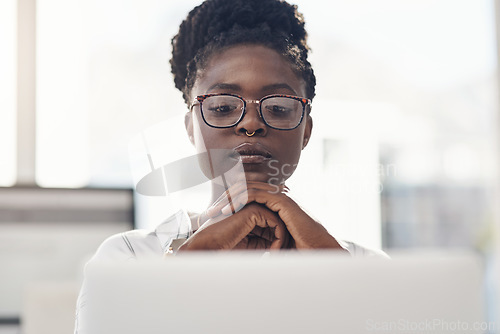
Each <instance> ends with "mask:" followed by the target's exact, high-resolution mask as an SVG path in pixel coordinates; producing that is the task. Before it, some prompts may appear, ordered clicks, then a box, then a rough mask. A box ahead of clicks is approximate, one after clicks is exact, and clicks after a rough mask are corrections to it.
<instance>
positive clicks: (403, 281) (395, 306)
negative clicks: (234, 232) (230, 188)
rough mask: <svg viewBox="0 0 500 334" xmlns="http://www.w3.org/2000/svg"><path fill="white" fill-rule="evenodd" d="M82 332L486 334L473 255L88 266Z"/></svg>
mask: <svg viewBox="0 0 500 334" xmlns="http://www.w3.org/2000/svg"><path fill="white" fill-rule="evenodd" d="M86 274H87V282H88V301H87V305H86V306H85V307H86V312H85V313H84V315H83V316H82V318H81V322H82V329H84V333H85V334H87V333H93V334H101V333H103V334H104V333H106V334H109V333H120V334H132V333H151V334H157V333H158V334H159V333H162V334H164V333H176V334H178V333H208V334H211V333H214V334H215V333H217V334H223V333H228V334H229V333H230V334H234V333H301V334H304V333H409V332H411V333H444V332H456V331H460V330H462V331H463V330H464V329H465V328H466V327H467V328H466V331H464V332H467V333H482V332H483V331H482V330H481V328H480V326H478V325H477V324H481V322H482V321H483V320H484V307H483V300H484V298H483V296H482V284H483V279H482V266H481V262H480V260H479V259H478V258H477V257H476V256H474V255H471V254H463V253H460V254H455V253H453V254H448V253H447V254H443V253H425V254H421V255H411V254H407V255H399V256H397V255H396V256H393V259H392V260H383V259H356V258H350V257H346V256H342V255H339V254H337V253H331V252H310V253H309V252H307V253H299V252H291V253H272V254H269V253H267V255H264V256H263V255H262V254H253V253H202V254H190V255H183V256H176V257H170V258H166V259H165V260H162V261H151V262H149V261H148V262H137V263H126V264H118V263H94V264H92V265H89V266H88V267H87V269H86Z"/></svg>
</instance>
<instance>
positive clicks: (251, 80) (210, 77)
mask: <svg viewBox="0 0 500 334" xmlns="http://www.w3.org/2000/svg"><path fill="white" fill-rule="evenodd" d="M287 86H288V87H289V88H287ZM221 87H225V89H227V87H231V90H232V91H234V92H237V93H241V94H244V95H248V94H251V95H255V96H257V95H262V94H273V93H285V94H293V95H300V96H305V84H304V82H303V80H302V79H300V78H299V77H298V76H297V74H296V73H295V71H294V69H293V66H292V64H290V62H289V61H288V60H287V59H286V58H285V57H284V56H282V55H280V54H279V53H278V52H276V51H275V50H273V49H271V48H269V47H265V46H262V45H247V44H245V45H237V46H233V47H230V48H228V49H226V50H224V51H222V52H221V53H218V54H215V55H213V56H212V57H211V59H210V60H209V61H208V63H207V65H206V66H205V68H204V69H203V71H202V72H201V73H200V75H199V77H198V78H197V80H196V83H195V85H194V87H193V93H194V95H195V96H196V95H201V94H206V93H213V92H216V91H217V90H220V89H221ZM277 87H279V88H277ZM277 89H278V91H276V90H277ZM273 90H274V91H273ZM248 97H250V96H248Z"/></svg>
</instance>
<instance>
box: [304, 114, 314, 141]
mask: <svg viewBox="0 0 500 334" xmlns="http://www.w3.org/2000/svg"><path fill="white" fill-rule="evenodd" d="M312 128H313V119H312V117H311V116H310V115H307V118H306V128H305V129H304V139H303V140H302V149H304V148H306V146H307V143H309V139H310V138H311V132H312Z"/></svg>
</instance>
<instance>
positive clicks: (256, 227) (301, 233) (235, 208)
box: [179, 182, 344, 251]
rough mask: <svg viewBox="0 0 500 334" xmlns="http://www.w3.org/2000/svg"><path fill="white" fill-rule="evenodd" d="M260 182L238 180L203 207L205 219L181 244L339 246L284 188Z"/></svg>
mask: <svg viewBox="0 0 500 334" xmlns="http://www.w3.org/2000/svg"><path fill="white" fill-rule="evenodd" d="M276 190H277V187H276V186H275V185H270V184H267V183H262V182H248V183H246V182H241V183H237V184H235V185H233V186H232V187H230V188H229V189H228V190H226V191H225V192H224V193H223V194H222V195H221V196H220V197H219V198H218V199H217V200H216V201H215V202H214V203H213V204H212V206H211V207H209V208H208V209H207V210H206V215H207V216H208V218H209V219H208V220H207V221H206V222H205V223H204V224H203V225H202V226H201V227H200V228H199V229H198V230H197V231H196V233H194V234H193V235H192V236H191V237H190V238H189V239H188V240H187V241H186V242H185V243H184V244H183V245H182V246H181V247H180V248H179V251H186V250H230V249H270V250H276V249H287V248H297V249H340V250H344V249H343V248H342V247H341V246H340V245H339V243H338V242H337V240H335V238H334V237H332V236H331V235H330V234H329V233H328V231H327V230H326V229H325V228H324V227H323V226H322V225H321V224H320V223H318V222H317V221H315V220H314V219H312V218H311V217H310V216H309V215H308V214H307V213H306V212H304V211H303V210H302V209H301V207H300V206H299V205H298V204H297V203H295V201H294V200H293V199H291V198H290V197H289V196H288V195H287V194H286V193H285V192H283V191H276ZM279 190H283V188H280V189H279Z"/></svg>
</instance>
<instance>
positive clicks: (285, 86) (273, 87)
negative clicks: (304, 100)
mask: <svg viewBox="0 0 500 334" xmlns="http://www.w3.org/2000/svg"><path fill="white" fill-rule="evenodd" d="M277 89H287V90H289V91H291V92H293V94H294V95H297V92H296V91H295V89H293V88H292V87H291V86H290V85H288V84H286V83H284V82H283V83H276V84H272V85H267V86H264V87H263V88H262V91H272V90H277Z"/></svg>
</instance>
